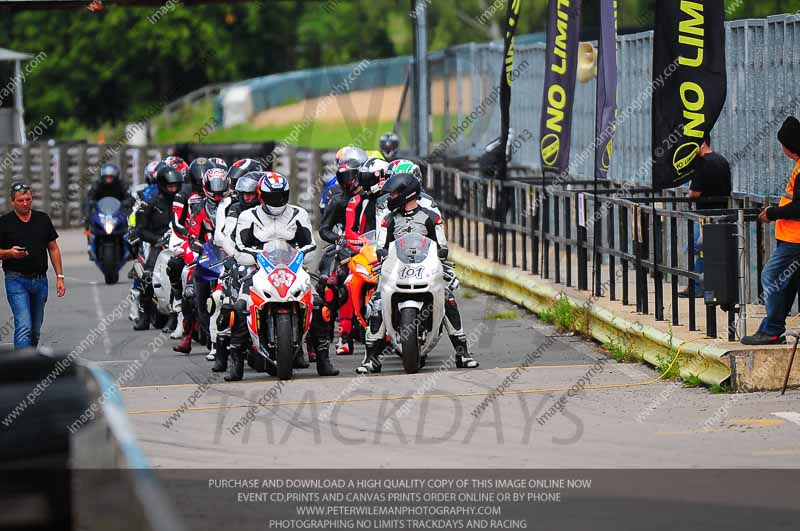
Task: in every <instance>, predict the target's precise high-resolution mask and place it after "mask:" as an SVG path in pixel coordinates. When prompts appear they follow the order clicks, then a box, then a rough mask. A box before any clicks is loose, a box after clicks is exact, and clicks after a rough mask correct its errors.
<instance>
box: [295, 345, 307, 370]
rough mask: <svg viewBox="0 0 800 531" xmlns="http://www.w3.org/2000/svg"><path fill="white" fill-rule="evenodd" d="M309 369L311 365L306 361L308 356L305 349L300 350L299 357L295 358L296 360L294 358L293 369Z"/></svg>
mask: <svg viewBox="0 0 800 531" xmlns="http://www.w3.org/2000/svg"><path fill="white" fill-rule="evenodd" d="M308 367H309V363H308V360H307V359H306V354H305V352H303V349H302V348H300V349H299V351H298V353H297V356H295V358H294V364H293V365H292V368H294V369H308Z"/></svg>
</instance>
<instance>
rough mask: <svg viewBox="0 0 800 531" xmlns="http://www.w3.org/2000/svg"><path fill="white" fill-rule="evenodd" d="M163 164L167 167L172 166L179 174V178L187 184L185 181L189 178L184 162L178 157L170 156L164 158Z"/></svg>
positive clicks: (187, 168)
mask: <svg viewBox="0 0 800 531" xmlns="http://www.w3.org/2000/svg"><path fill="white" fill-rule="evenodd" d="M164 164H166V165H167V166H172V167H173V168H175V169H176V170H178V171H179V172H180V173H181V176H182V177H183V182H187V179H188V178H189V165H188V164H186V161H185V160H183V159H182V158H180V157H175V156H172V157H167V158H165V159H164Z"/></svg>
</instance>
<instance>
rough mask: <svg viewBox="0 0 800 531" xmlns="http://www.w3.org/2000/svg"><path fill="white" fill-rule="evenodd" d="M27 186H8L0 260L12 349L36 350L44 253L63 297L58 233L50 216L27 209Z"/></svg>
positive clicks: (43, 294) (42, 299)
mask: <svg viewBox="0 0 800 531" xmlns="http://www.w3.org/2000/svg"><path fill="white" fill-rule="evenodd" d="M32 202H33V195H32V193H31V187H30V186H28V185H27V184H24V183H17V184H15V185H14V186H12V187H11V204H12V205H13V207H14V210H13V211H12V212H9V213H8V214H6V215H4V216H2V217H0V260H2V261H3V270H4V272H5V287H6V297H7V298H8V305H9V306H11V313H12V314H14V348H17V349H21V348H26V347H36V346H38V344H39V332H40V330H41V328H42V322H43V321H44V305H45V303H46V302H47V292H48V287H47V254H49V255H50V261H51V262H52V263H53V269H55V271H56V279H57V280H56V289H57V292H58V296H59V297H63V296H64V295H65V294H66V292H67V289H66V287H65V286H64V274H63V269H62V268H61V250H60V249H59V248H58V243H57V242H56V239H57V238H58V233H57V232H56V229H55V228H54V227H53V222H52V221H51V220H50V216H48V215H47V214H45V213H44V212H40V211H38V210H33V209H32V208H31V205H32Z"/></svg>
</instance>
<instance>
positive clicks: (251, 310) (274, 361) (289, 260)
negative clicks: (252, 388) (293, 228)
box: [247, 240, 314, 380]
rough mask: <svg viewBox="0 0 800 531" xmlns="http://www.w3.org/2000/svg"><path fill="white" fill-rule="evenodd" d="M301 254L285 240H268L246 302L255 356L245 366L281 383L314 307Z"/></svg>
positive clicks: (288, 374)
mask: <svg viewBox="0 0 800 531" xmlns="http://www.w3.org/2000/svg"><path fill="white" fill-rule="evenodd" d="M304 258H305V255H304V254H303V253H302V252H300V251H298V250H297V249H295V248H294V247H292V246H291V245H289V244H288V243H287V242H286V241H284V240H269V241H267V242H266V244H265V245H264V247H263V251H261V252H260V253H259V254H258V255H257V256H256V262H257V263H258V271H257V272H256V273H255V274H254V275H253V285H252V286H251V287H250V296H249V298H248V300H247V313H248V316H247V328H248V330H249V331H250V337H251V338H252V341H253V348H254V350H255V352H251V353H249V354H248V364H249V365H250V366H251V367H253V368H255V369H256V370H259V371H261V370H264V371H266V372H267V373H269V374H270V375H271V376H276V375H277V376H278V378H280V379H281V380H290V379H291V378H292V369H293V368H294V364H295V359H296V358H297V357H298V355H299V354H301V350H302V348H303V344H304V340H305V336H306V334H307V333H308V330H309V329H310V328H311V315H312V311H313V306H314V296H313V292H312V284H311V276H310V275H309V274H308V272H307V271H306V270H305V269H304V268H303V260H304Z"/></svg>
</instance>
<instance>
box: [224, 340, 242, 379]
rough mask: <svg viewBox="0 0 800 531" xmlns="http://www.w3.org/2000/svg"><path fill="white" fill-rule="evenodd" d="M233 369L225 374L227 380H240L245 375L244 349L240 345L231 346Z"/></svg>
mask: <svg viewBox="0 0 800 531" xmlns="http://www.w3.org/2000/svg"><path fill="white" fill-rule="evenodd" d="M230 358H231V370H230V371H229V372H228V375H227V376H225V381H226V382H238V381H239V380H241V379H242V377H243V376H244V349H243V348H242V347H241V346H240V345H231V347H230Z"/></svg>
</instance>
